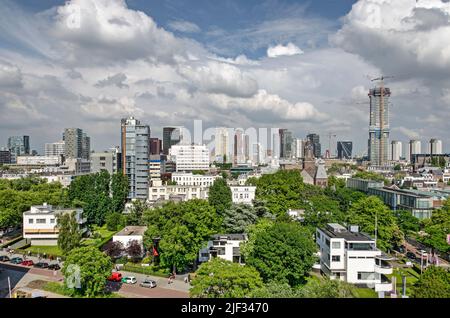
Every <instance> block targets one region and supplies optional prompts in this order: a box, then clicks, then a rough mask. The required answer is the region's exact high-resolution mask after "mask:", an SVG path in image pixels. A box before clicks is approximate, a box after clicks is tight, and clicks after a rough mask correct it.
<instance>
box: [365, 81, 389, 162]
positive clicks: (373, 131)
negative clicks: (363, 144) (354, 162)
mask: <svg viewBox="0 0 450 318" xmlns="http://www.w3.org/2000/svg"><path fill="white" fill-rule="evenodd" d="M388 78H392V76H381V77H378V78H375V79H372V82H375V81H376V82H377V85H376V86H375V87H374V88H372V89H371V90H370V91H369V98H370V122H369V160H370V162H371V164H372V165H373V166H383V165H385V164H386V163H387V162H388V160H389V135H390V127H389V108H390V107H389V106H390V104H389V98H390V96H391V90H390V89H389V88H388V87H385V85H384V80H385V79H388Z"/></svg>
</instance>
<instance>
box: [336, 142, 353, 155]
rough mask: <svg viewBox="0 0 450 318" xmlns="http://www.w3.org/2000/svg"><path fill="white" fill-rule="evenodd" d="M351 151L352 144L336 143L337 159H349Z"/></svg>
mask: <svg viewBox="0 0 450 318" xmlns="http://www.w3.org/2000/svg"><path fill="white" fill-rule="evenodd" d="M352 151H353V142H351V141H338V142H337V152H338V158H339V159H351V158H352Z"/></svg>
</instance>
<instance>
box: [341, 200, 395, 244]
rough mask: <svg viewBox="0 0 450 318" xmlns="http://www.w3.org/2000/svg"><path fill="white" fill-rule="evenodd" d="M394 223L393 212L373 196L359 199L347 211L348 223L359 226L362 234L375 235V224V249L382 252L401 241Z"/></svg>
mask: <svg viewBox="0 0 450 318" xmlns="http://www.w3.org/2000/svg"><path fill="white" fill-rule="evenodd" d="M396 221H397V220H396V218H395V215H394V212H393V211H391V210H390V209H389V208H388V207H387V206H386V205H384V203H383V202H382V201H381V200H380V199H379V198H378V197H375V196H369V197H365V198H362V199H360V200H359V201H357V202H355V203H354V204H352V206H351V208H350V210H349V211H348V223H350V224H354V225H359V226H360V230H361V231H362V232H366V233H368V234H371V235H375V224H377V247H378V248H380V249H382V250H384V251H386V250H388V249H390V248H392V246H393V245H400V244H401V242H402V240H403V234H402V233H401V231H400V229H399V227H398V225H397V222H396Z"/></svg>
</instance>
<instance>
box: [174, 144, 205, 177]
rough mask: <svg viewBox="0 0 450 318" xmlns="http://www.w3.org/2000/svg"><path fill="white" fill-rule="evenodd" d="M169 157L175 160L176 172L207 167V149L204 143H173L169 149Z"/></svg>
mask: <svg viewBox="0 0 450 318" xmlns="http://www.w3.org/2000/svg"><path fill="white" fill-rule="evenodd" d="M169 157H170V160H173V161H175V164H176V170H177V172H179V171H193V170H208V169H209V151H208V148H207V147H206V146H205V145H174V146H172V147H170V149H169Z"/></svg>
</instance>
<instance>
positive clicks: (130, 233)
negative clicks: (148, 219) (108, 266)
mask: <svg viewBox="0 0 450 318" xmlns="http://www.w3.org/2000/svg"><path fill="white" fill-rule="evenodd" d="M145 231H147V227H146V226H127V227H125V228H124V229H123V230H122V231H120V232H119V233H117V234H116V235H114V236H113V238H112V241H113V242H120V243H122V245H123V247H124V248H127V247H128V246H129V244H130V243H131V242H132V241H137V242H138V243H139V244H140V245H141V249H142V255H144V243H143V242H144V233H145Z"/></svg>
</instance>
